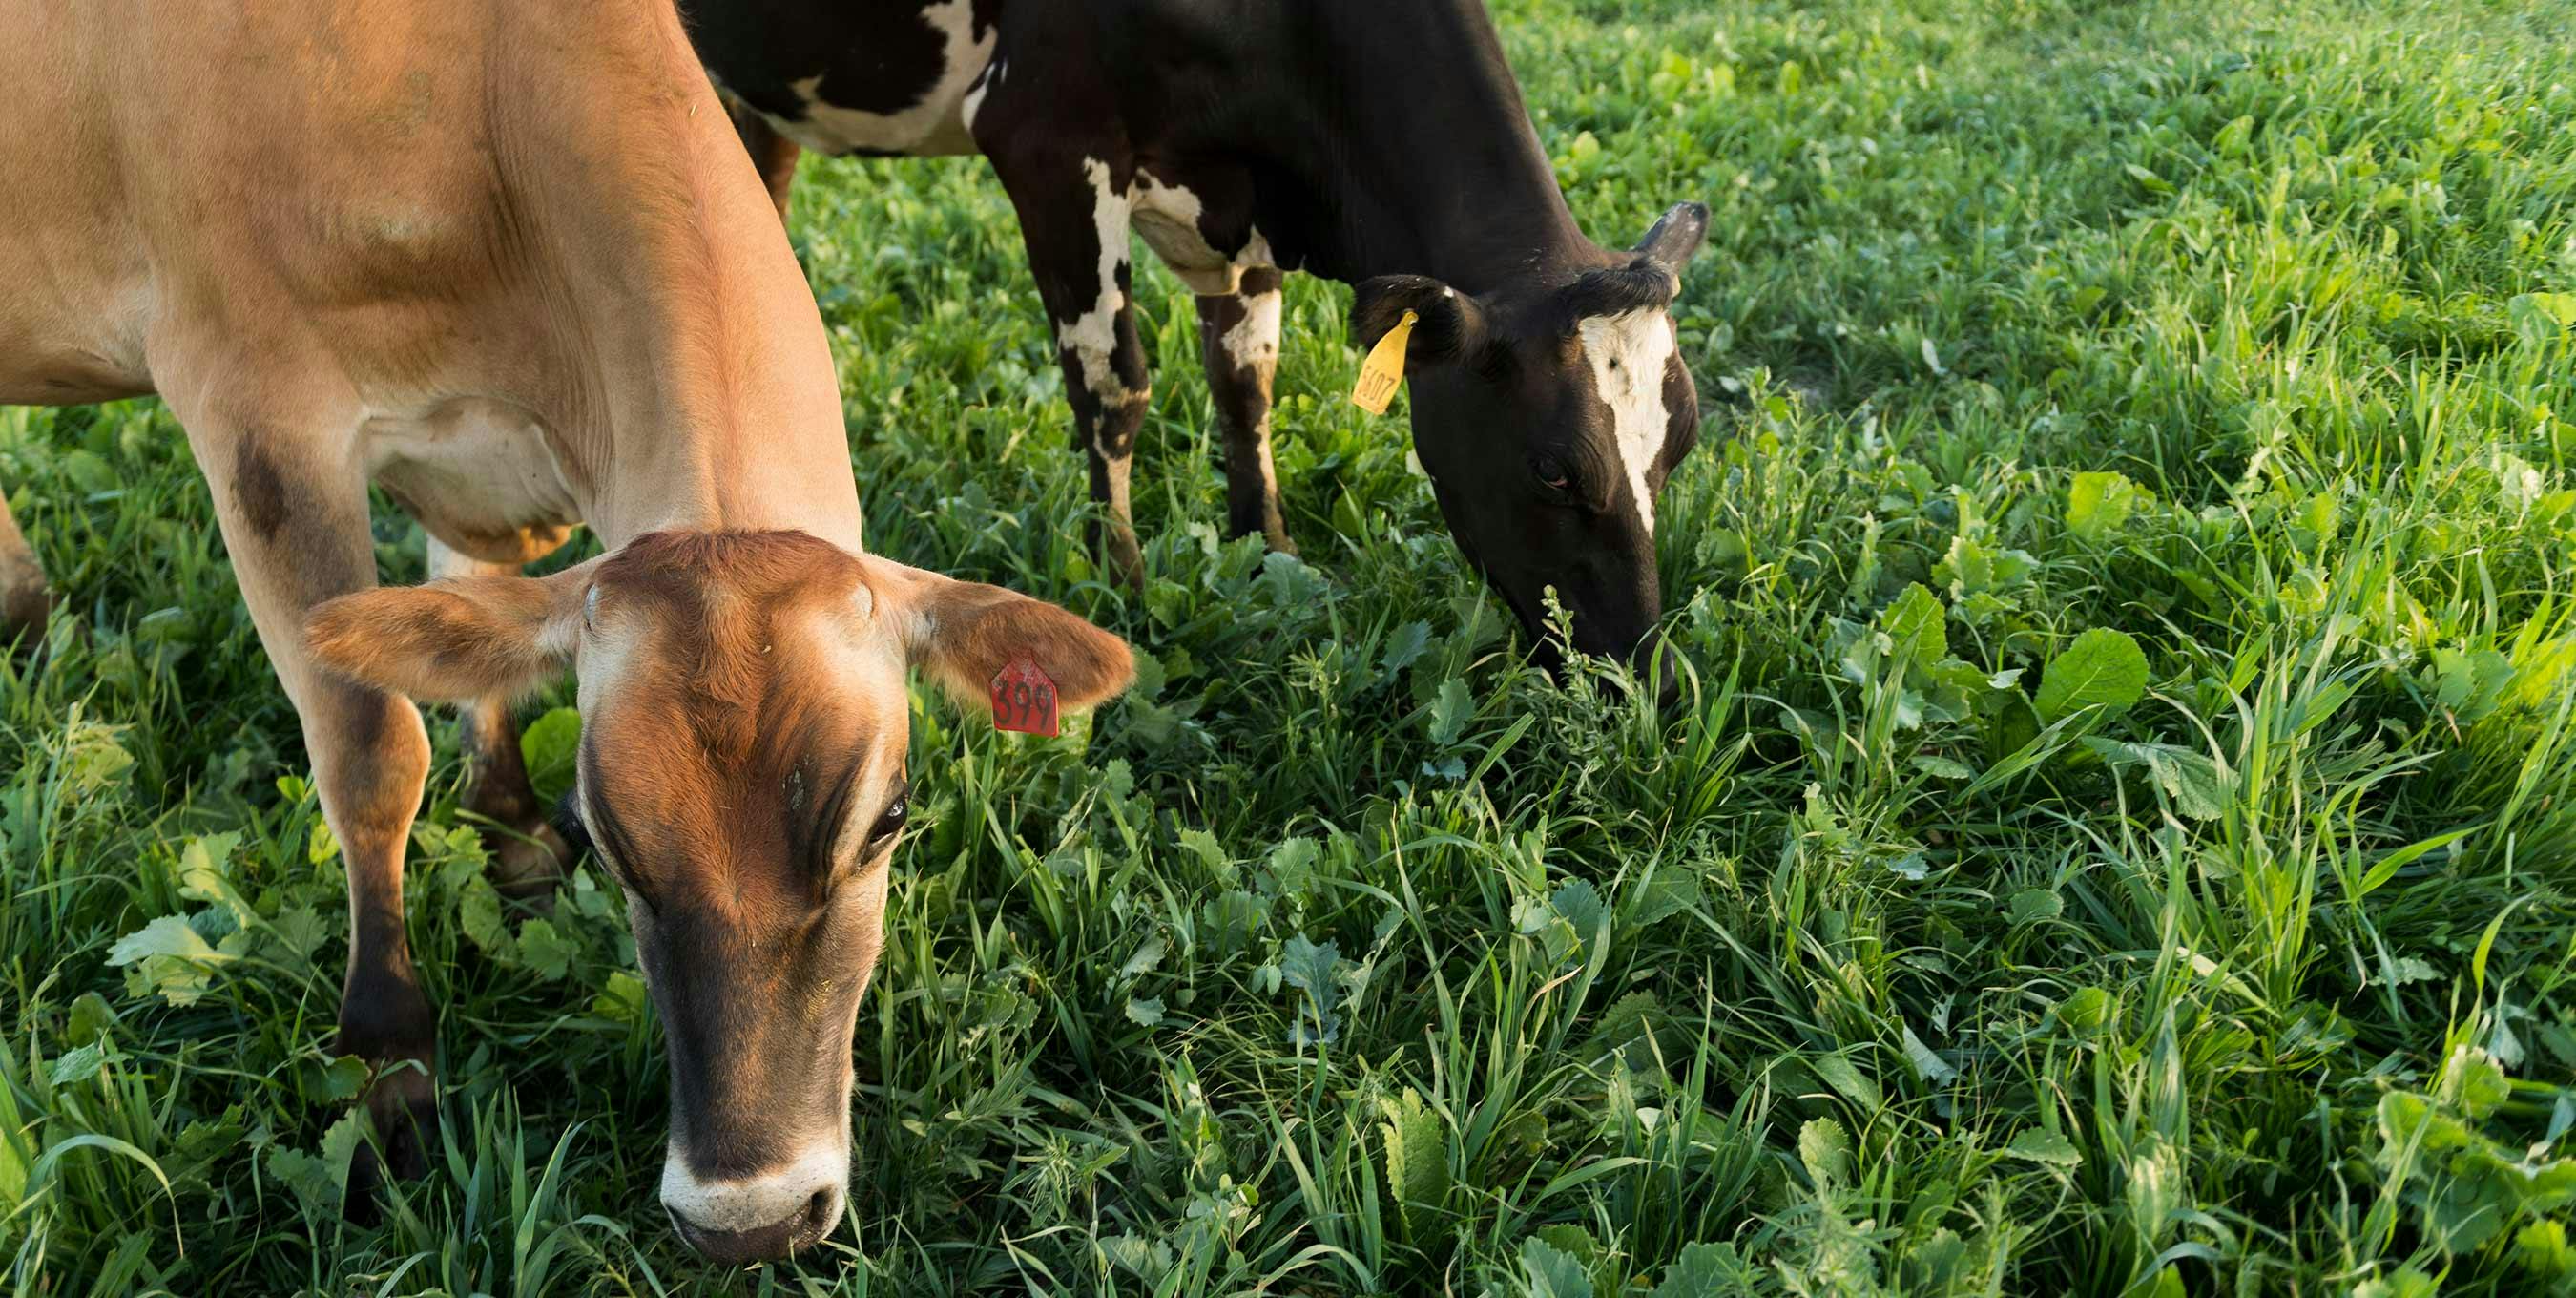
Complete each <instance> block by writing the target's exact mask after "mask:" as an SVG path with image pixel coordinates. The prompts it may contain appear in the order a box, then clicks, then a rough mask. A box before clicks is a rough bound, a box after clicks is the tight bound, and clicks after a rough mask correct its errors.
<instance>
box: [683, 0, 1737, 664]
mask: <svg viewBox="0 0 2576 1298" xmlns="http://www.w3.org/2000/svg"><path fill="white" fill-rule="evenodd" d="M689 10H690V16H689V23H690V31H691V35H692V37H693V38H694V39H695V41H696V42H697V45H698V51H699V54H700V55H701V56H702V57H703V58H704V59H705V60H706V62H707V65H708V68H709V70H710V71H712V72H713V73H714V74H715V77H716V79H717V81H718V82H719V83H720V84H721V85H722V86H723V87H725V88H726V89H727V90H728V91H729V92H730V93H731V94H732V95H733V96H734V98H735V100H736V112H735V117H736V124H737V125H738V126H739V127H740V128H741V130H742V133H743V136H744V139H745V142H746V143H747V144H749V145H750V147H751V150H752V153H753V156H754V157H755V159H757V160H758V161H759V163H760V165H761V167H762V169H763V171H764V173H765V174H766V176H767V178H768V180H769V185H770V191H771V193H772V195H773V196H774V197H775V198H776V199H777V200H778V202H779V205H780V209H781V211H782V212H783V211H784V210H785V206H786V197H787V184H788V180H789V177H790V174H791V173H792V171H793V169H794V166H795V160H796V154H797V150H798V147H799V146H803V147H805V148H811V149H816V150H820V151H823V152H827V153H835V154H841V153H861V154H873V155H890V154H911V155H920V154H944V153H969V152H981V153H983V154H984V155H985V156H986V157H988V158H990V159H991V160H992V163H993V169H994V171H995V172H996V173H997V174H999V176H1000V177H1001V180H1002V184H1003V186H1004V188H1006V189H1008V190H1009V191H1010V195H1011V201H1012V203H1013V204H1014V205H1015V206H1016V207H1017V208H1018V211H1019V216H1020V226H1021V230H1022V233H1023V234H1024V235H1025V237H1026V239H1027V241H1028V248H1029V260H1030V263H1031V265H1032V267H1033V268H1034V269H1035V271H1036V274H1037V281H1038V289H1039V291H1040V293H1042V294H1043V295H1044V297H1045V299H1046V304H1047V309H1048V311H1049V312H1050V313H1051V314H1052V316H1053V317H1054V320H1055V325H1056V338H1057V342H1058V345H1059V348H1060V350H1061V353H1062V360H1063V363H1064V371H1065V378H1066V390H1067V392H1068V394H1069V395H1070V397H1071V400H1072V402H1073V407H1074V422H1075V432H1076V435H1077V436H1078V437H1079V438H1080V440H1081V442H1082V445H1083V448H1084V449H1085V450H1086V451H1087V452H1088V453H1089V455H1090V460H1091V491H1092V496H1093V498H1094V499H1095V500H1097V501H1099V502H1101V503H1102V504H1103V505H1105V506H1106V507H1107V514H1108V520H1109V525H1108V528H1107V535H1106V536H1105V537H1103V538H1101V543H1102V546H1103V548H1104V549H1105V550H1106V552H1107V554H1108V556H1109V558H1110V560H1111V561H1112V563H1113V564H1115V565H1116V567H1117V568H1118V570H1119V571H1120V573H1121V575H1122V576H1125V577H1126V578H1127V579H1128V580H1130V581H1131V582H1133V581H1135V580H1137V579H1138V577H1139V576H1140V575H1141V571H1142V569H1141V564H1140V561H1139V558H1138V553H1137V548H1136V537H1135V533H1134V530H1133V528H1132V526H1131V525H1130V521H1129V512H1128V490H1127V481H1128V466H1129V461H1130V457H1131V456H1132V455H1133V453H1134V450H1135V444H1136V433H1137V429H1138V428H1139V427H1140V426H1141V425H1142V423H1143V422H1144V415H1145V405H1146V396H1147V379H1146V373H1145V354H1144V350H1143V348H1142V346H1141V345H1140V344H1139V343H1138V341H1137V337H1136V327H1135V322H1134V319H1133V316H1132V313H1131V305H1130V294H1129V289H1128V237H1127V236H1128V232H1129V230H1130V229H1131V228H1133V229H1134V230H1135V231H1137V232H1138V233H1141V234H1143V235H1144V237H1145V241H1146V243H1148V244H1149V245H1151V246H1152V247H1153V249H1154V250H1155V252H1156V253H1158V254H1160V255H1161V257H1162V258H1163V260H1164V262H1165V263H1166V264H1168V265H1170V266H1171V267H1172V269H1173V270H1174V271H1175V272H1176V273H1177V274H1179V276H1180V277H1181V279H1182V280H1183V281H1184V282H1186V283H1187V284H1188V285H1189V286H1190V288H1191V289H1193V290H1195V291H1196V292H1197V293H1198V294H1199V337H1200V342H1201V346H1202V350H1203V353H1204V355H1205V358H1206V363H1207V369H1208V378H1209V382H1210V384H1211V386H1212V387H1213V388H1214V391H1215V396H1216V404H1217V407H1218V410H1219V412H1220V415H1221V417H1222V420H1223V423H1224V435H1225V444H1226V460H1227V466H1228V467H1227V503H1228V510H1227V512H1228V515H1229V520H1230V522H1231V525H1232V528H1233V530H1234V532H1235V533H1236V534H1238V535H1240V534H1243V533H1249V532H1254V531H1258V532H1260V533H1261V534H1262V535H1264V536H1265V537H1267V538H1268V540H1269V543H1270V545H1271V546H1272V547H1273V548H1276V549H1283V550H1285V549H1290V548H1291V546H1290V543H1289V539H1288V535H1287V531H1286V529H1285V528H1284V527H1283V526H1282V524H1281V521H1280V512H1279V493H1278V485H1277V482H1276V480H1275V477H1274V475H1273V472H1272V468H1271V459H1270V385H1271V376H1272V372H1273V369H1274V367H1275V365H1276V364H1277V361H1278V355H1279V283H1280V273H1281V271H1282V270H1303V271H1307V272H1310V273H1313V274H1318V275H1324V276H1328V277H1330V278H1333V279H1338V280H1344V281H1347V282H1350V283H1352V284H1354V285H1356V286H1357V295H1356V301H1355V302H1354V304H1353V306H1352V313H1351V314H1352V327H1353V331H1354V332H1355V334H1356V335H1357V336H1358V339H1359V341H1360V343H1361V344H1362V345H1363V346H1366V345H1369V344H1371V343H1373V342H1375V341H1376V340H1377V339H1378V337H1379V336H1380V335H1382V334H1383V333H1385V332H1386V331H1387V330H1388V329H1389V328H1391V327H1393V326H1394V325H1395V324H1396V323H1397V322H1398V321H1399V320H1400V319H1401V318H1402V317H1403V315H1404V313H1405V312H1408V311H1410V312H1413V313H1415V314H1417V315H1418V316H1419V317H1420V323H1419V324H1418V326H1417V327H1416V329H1415V332H1414V335H1413V338H1412V344H1411V354H1410V358H1409V365H1408V371H1409V375H1410V378H1411V382H1412V386H1413V431H1414V442H1415V447H1416V450H1417V452H1418V454H1419V456H1420V458H1421V461H1422V465H1423V467H1424V468H1425V469H1427V470H1429V472H1430V475H1431V481H1432V485H1433V487H1434V489H1435V491H1436V492H1437V494H1438V496H1439V500H1440V508H1441V512H1442V513H1443V514H1444V515H1446V516H1447V518H1448V520H1449V527H1450V530H1451V532H1452V533H1453V534H1454V535H1455V536H1456V537H1457V540H1458V545H1459V548H1460V549H1462V550H1463V551H1465V553H1466V555H1467V557H1468V559H1469V560H1470V561H1471V562H1473V563H1474V564H1475V565H1476V566H1477V567H1478V568H1479V569H1480V570H1481V571H1482V572H1483V573H1484V574H1485V576H1486V578H1487V580H1489V581H1490V582H1491V583H1492V584H1493V585H1494V587H1495V589H1496V590H1498V591H1499V592H1500V593H1501V594H1502V596H1503V598H1504V599H1506V600H1507V601H1509V602H1510V604H1511V606H1512V608H1513V609H1514V611H1515V612H1517V613H1518V614H1519V616H1520V618H1521V621H1522V623H1523V625H1524V626H1525V627H1526V628H1528V629H1529V630H1530V631H1531V633H1532V635H1533V637H1534V638H1535V637H1536V636H1537V634H1538V632H1539V630H1540V626H1541V619H1542V618H1543V617H1544V616H1545V608H1546V605H1545V600H1544V598H1543V594H1542V592H1543V591H1544V590H1545V589H1546V588H1548V587H1554V588H1555V590H1556V592H1557V595H1558V598H1559V599H1560V600H1562V601H1563V602H1564V604H1565V605H1566V606H1567V608H1568V610H1569V611H1570V612H1572V614H1573V615H1574V639H1575V643H1576V645H1577V646H1578V647H1579V648H1582V649H1584V650H1586V651H1589V652H1598V653H1615V654H1625V653H1628V652H1629V651H1631V650H1633V649H1635V648H1636V647H1637V646H1638V645H1639V644H1640V642H1641V641H1642V640H1643V638H1644V636H1645V635H1646V633H1647V632H1648V631H1649V630H1650V629H1651V628H1652V627H1653V625H1654V623H1655V619H1656V617H1657V616H1658V614H1659V613H1660V611H1661V607H1662V601H1661V596H1660V593H1659V591H1658V588H1657V581H1656V571H1655V546H1654V530H1655V507H1654V498H1655V493H1656V492H1657V491H1658V490H1659V489H1660V488H1661V487H1662V486H1663V482H1664V478H1665V475H1667V474H1668V473H1670V472H1671V471H1672V468H1673V466H1674V465H1675V464H1676V463H1678V462H1679V461H1680V460H1681V458H1682V456H1683V455H1684V454H1686V453H1687V452H1688V451H1689V450H1690V448H1691V447H1692V445H1693V444H1695V443H1696V441H1697V440H1698V424H1699V405H1698V394H1697V392H1696V391H1695V390H1694V388H1693V386H1692V384H1691V376H1690V371H1689V369H1688V367H1687V366H1685V365H1684V364H1683V362H1682V358H1681V356H1680V355H1679V351H1678V348H1677V346H1676V339H1675V335H1674V331H1673V324H1672V319H1671V316H1670V314H1669V311H1668V308H1669V307H1670V305H1671V303H1672V300H1673V297H1674V294H1675V293H1676V292H1677V291H1678V290H1679V288H1680V270H1681V267H1682V264H1683V263H1684V262H1685V261H1687V260H1688V259H1689V258H1690V255H1691V254H1692V253H1693V252H1694V251H1696V250H1697V249H1698V247H1699V243H1700V238H1701V235H1702V233H1703V232H1704V230H1705V228H1706V225H1707V219H1708V213H1707V209H1706V208H1705V207H1703V206H1701V205H1699V204H1696V203H1685V204H1682V205H1680V206H1677V207H1675V208H1673V209H1672V210H1671V211H1669V212H1667V213H1665V214H1664V217H1663V219H1662V220H1660V221H1658V222H1656V224H1655V227H1654V228H1653V229H1652V230H1650V231H1648V232H1647V234H1646V237H1645V239H1644V240H1643V241H1642V242H1640V243H1639V244H1638V245H1637V246H1636V247H1635V248H1633V249H1630V250H1627V251H1624V252H1617V251H1611V250H1607V249H1604V248H1602V247H1600V246H1599V245H1597V244H1594V243H1593V242H1591V241H1590V240H1589V239H1586V238H1585V237H1584V236H1583V233H1582V232H1581V231H1580V230H1578V229H1576V228H1575V224H1574V220H1573V217H1572V216H1571V214H1570V213H1568V211H1567V210H1566V206H1565V199H1564V196H1563V195H1562V194H1560V193H1559V192H1558V191H1557V187H1556V179H1555V177H1554V175H1553V174H1552V173H1551V171H1550V169H1549V165H1548V160H1547V155H1546V153H1545V151H1544V150H1543V149H1541V148H1540V146H1539V141H1538V137H1537V135H1536V133H1535V132H1534V131H1532V129H1531V127H1530V123H1529V118H1528V116H1527V114H1526V113H1525V112H1524V111H1523V109H1522V107H1521V99H1520V91H1519V88H1518V86H1517V85H1515V83H1514V82H1513V80H1512V74H1511V70H1510V68H1509V67H1508V66H1506V65H1505V63H1504V61H1503V54H1502V48H1501V45H1500V43H1499V42H1498V41H1497V40H1496V38H1495V34H1494V28H1493V24H1492V22H1491V20H1490V19H1489V18H1488V17H1487V16H1486V13H1485V10H1484V6H1483V5H1482V4H1480V3H1478V0H697V3H695V4H693V5H691V6H690V7H689Z"/></svg>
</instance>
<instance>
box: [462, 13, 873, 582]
mask: <svg viewBox="0 0 2576 1298" xmlns="http://www.w3.org/2000/svg"><path fill="white" fill-rule="evenodd" d="M648 7H650V8H651V9H653V10H654V11H656V14H657V17H658V18H660V19H661V21H660V22H658V23H656V24H654V25H653V29H652V30H648V31H645V32H642V33H637V39H638V42H639V45H638V48H636V49H634V50H631V51H627V52H625V57H619V58H611V57H599V58H597V59H595V60H581V61H580V62H583V63H585V64H587V65H590V66H593V67H595V68H597V69H598V72H597V74H596V75H597V76H598V78H599V79H600V80H601V81H602V82H603V83H604V84H601V85H598V86H594V87H588V88H587V89H583V88H573V89H569V90H561V91H559V92H558V93H557V94H556V95H555V96H552V97H551V98H550V99H549V101H548V102H549V104H550V105H551V106H552V107H553V110H554V115H555V116H556V117H557V118H559V120H558V121H555V122H553V123H550V125H552V126H553V127H555V128H556V129H552V130H548V131H543V132H540V134H541V135H542V136H543V137H544V138H543V142H542V143H541V144H540V145H539V146H538V147H537V148H536V149H534V150H532V156H530V157H529V158H528V160H527V165H525V166H520V167H514V168H512V170H513V171H514V172H515V174H514V175H513V176H512V180H513V182H514V188H515V189H516V190H517V191H518V192H517V193H516V194H514V198H516V199H518V205H519V207H520V208H521V209H522V210H521V212H519V213H514V215H517V216H519V217H520V218H521V219H522V220H524V221H525V222H527V224H528V225H529V226H530V227H532V230H531V232H532V234H533V236H534V239H533V242H534V244H535V247H536V248H537V250H538V251H537V253H536V257H535V261H536V262H537V264H538V265H540V266H541V267H543V269H542V270H540V271H539V272H538V276H537V277H538V278H539V279H540V281H541V282H542V283H543V284H544V289H543V291H542V292H541V293H539V294H538V295H537V296H538V297H540V298H541V299H543V300H545V302H546V305H545V307H544V308H543V309H544V310H545V311H546V314H547V316H548V318H549V332H550V333H551V334H552V335H553V337H554V339H555V346H554V347H553V348H552V350H553V352H554V354H555V355H556V357H558V358H559V359H560V362H561V365H560V368H561V369H562V370H563V371H564V372H563V373H561V374H559V375H555V376H552V377H551V378H550V379H549V382H551V383H552V384H553V385H554V390H553V392H552V393H551V394H550V395H551V399H550V400H549V401H548V402H546V403H545V404H546V405H548V406H549V407H551V409H549V410H548V412H547V416H548V417H547V420H546V422H547V423H548V425H549V427H550V428H552V429H553V430H554V436H555V439H556V443H557V449H558V452H559V454H561V455H562V456H563V458H564V459H565V460H567V461H568V463H567V465H566V468H567V470H568V472H567V477H568V478H569V479H571V481H572V482H573V484H574V486H575V493H576V497H577V499H578V503H579V504H580V505H581V507H582V510H583V515H584V521H586V522H587V523H588V524H589V525H590V526H591V528H592V529H593V530H594V531H596V532H597V533H598V534H599V537H600V540H601V543H602V544H603V545H605V546H607V547H608V548H610V549H615V548H616V547H618V546H621V545H623V544H625V543H626V542H627V541H628V540H630V539H632V538H633V537H635V536H637V535H641V534H643V533H645V532H652V531H662V530H670V529H679V528H688V529H718V528H784V529H796V530H801V531H806V532H811V533H813V534H815V535H817V536H820V537H822V538H823V539H825V540H828V541H831V542H833V543H834V544H837V545H840V546H841V547H843V548H844V549H848V550H851V551H854V552H855V551H856V550H857V549H858V548H859V537H860V520H859V502H858V489H857V485H856V482H855V481H854V479H853V478H852V476H851V470H850V455H849V444H848V441H847V433H846V431H845V429H844V427H843V424H842V418H841V402H840V392H839V385H838V380H837V376H836V374H835V371H834V368H833V364H832V358H831V353H830V350H829V347H828V345H827V344H826V342H825V338H824V332H823V324H822V319H821V317H820V315H819V314H818V313H817V312H816V309H815V306H814V299H813V295H812V293H811V291H810V290H808V288H807V287H806V284H805V280H804V276H803V273H802V272H801V271H800V270H799V269H798V267H797V264H796V258H795V254H794V252H793V251H792V250H791V249H790V248H789V246H788V243H787V236H786V232H785V230H784V229H783V228H782V227H781V226H780V224H779V221H778V217H777V213H776V211H775V210H774V209H773V208H771V207H770V205H769V200H768V196H767V194H766V193H765V192H764V191H763V190H762V189H761V187H760V183H759V179H758V177H757V176H756V175H755V173H754V172H753V171H752V169H751V166H750V163H749V161H748V160H747V159H746V158H745V157H744V155H743V152H742V146H741V144H740V143H739V142H738V141H737V140H736V139H735V137H734V134H733V130H732V127H731V125H730V123H729V122H728V121H727V119H726V116H725V114H724V111H723V109H722V108H721V107H720V106H719V105H718V103H717V102H716V100H715V97H714V94H713V92H712V91H711V90H710V89H709V88H708V85H707V82H706V78H705V77H704V75H703V74H701V73H700V72H699V71H698V68H697V65H696V62H695V60H694V56H693V55H692V54H691V53H690V50H689V47H688V44H687V42H686V39H685V37H684V36H683V35H682V34H681V31H680V28H679V25H678V22H677V19H676V17H674V16H672V14H671V9H670V6H669V5H668V4H667V3H663V4H656V5H650V6H648ZM555 75H557V76H560V75H561V69H557V70H556V73H555ZM611 83H613V84H611Z"/></svg>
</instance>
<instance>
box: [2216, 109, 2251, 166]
mask: <svg viewBox="0 0 2576 1298" xmlns="http://www.w3.org/2000/svg"><path fill="white" fill-rule="evenodd" d="M2253 138H2254V118H2253V115H2252V114H2250V113H2249V114H2247V115H2245V116H2242V117H2239V118H2237V119H2236V120H2234V121H2232V122H2229V123H2228V124H2227V125H2225V126H2222V127H2219V128H2218V134H2217V135H2216V136H2214V137H2212V138H2211V139H2210V141H2209V144H2210V147H2211V148H2213V149H2216V150H2217V151H2218V156H2220V157H2222V158H2242V157H2244V156H2245V155H2246V153H2247V152H2248V151H2249V150H2248V148H2247V145H2248V142H2250V141H2251V140H2252V139H2253Z"/></svg>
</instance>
